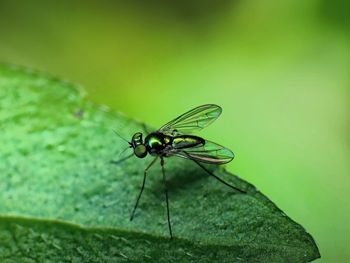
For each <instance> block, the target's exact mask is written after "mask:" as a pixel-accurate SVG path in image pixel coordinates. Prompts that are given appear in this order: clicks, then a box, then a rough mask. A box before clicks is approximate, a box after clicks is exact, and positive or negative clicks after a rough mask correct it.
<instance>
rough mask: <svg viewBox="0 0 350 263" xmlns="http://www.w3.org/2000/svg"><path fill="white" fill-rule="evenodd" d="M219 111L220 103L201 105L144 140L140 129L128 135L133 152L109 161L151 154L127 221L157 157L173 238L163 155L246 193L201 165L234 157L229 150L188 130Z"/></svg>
mask: <svg viewBox="0 0 350 263" xmlns="http://www.w3.org/2000/svg"><path fill="white" fill-rule="evenodd" d="M221 112H222V109H221V107H220V106H218V105H214V104H205V105H202V106H199V107H196V108H194V109H192V110H190V111H188V112H186V113H184V114H182V115H180V116H179V117H177V118H175V119H174V120H172V121H170V122H168V123H167V124H165V125H163V126H162V127H161V128H159V129H158V130H156V131H154V132H151V133H149V134H147V136H145V138H144V139H143V134H142V133H141V132H137V133H135V134H134V135H133V136H132V138H131V142H128V141H127V140H126V141H127V142H128V143H129V147H130V148H132V149H133V153H132V154H130V155H129V156H127V157H125V158H123V159H121V160H119V161H116V162H115V161H113V163H115V164H119V163H120V162H122V161H125V160H126V159H128V158H130V157H132V156H134V155H135V156H137V157H138V158H144V157H146V156H147V154H150V155H151V156H153V157H154V158H153V160H152V161H151V163H150V164H149V165H148V166H147V168H146V169H145V171H144V174H143V182H142V186H141V190H140V192H139V194H138V196H137V199H136V203H135V206H134V208H133V210H132V212H131V215H130V221H131V220H133V218H134V215H135V211H136V209H137V206H138V204H139V201H140V198H141V195H142V193H143V190H144V187H145V183H146V178H147V172H148V171H149V170H150V168H151V167H152V166H153V165H154V164H155V162H156V161H157V159H160V165H161V168H162V175H163V184H164V192H165V202H166V209H167V219H168V228H169V234H170V238H172V237H173V233H172V228H171V221H170V209H169V200H168V190H167V182H166V176H165V170H164V163H165V161H164V160H165V159H166V158H168V157H173V156H176V157H181V158H185V159H188V160H191V161H193V162H194V163H196V164H197V165H198V166H199V167H201V168H202V169H203V170H204V171H205V172H207V173H208V174H209V175H211V176H212V177H214V178H216V179H217V180H218V181H220V182H221V183H223V184H224V185H226V186H228V187H230V188H232V189H234V190H236V191H238V192H240V193H246V192H245V191H243V190H241V189H239V188H237V187H235V186H233V185H231V184H229V183H227V182H225V181H224V180H223V179H221V178H220V177H218V176H216V175H215V174H214V173H212V172H211V171H210V170H209V169H207V168H206V167H205V166H204V165H203V163H206V164H215V165H220V164H225V163H228V162H230V161H231V160H232V159H233V158H234V154H233V152H232V151H230V150H229V149H227V148H225V147H223V146H221V145H219V144H217V143H214V142H211V141H208V140H205V139H203V138H201V137H198V136H195V135H191V133H193V132H197V131H200V130H202V129H203V128H205V127H207V126H208V125H210V124H211V123H213V122H214V121H215V120H216V119H217V118H218V117H219V116H220V114H221ZM117 134H118V133H117ZM118 136H119V135H118ZM124 140H125V139H124Z"/></svg>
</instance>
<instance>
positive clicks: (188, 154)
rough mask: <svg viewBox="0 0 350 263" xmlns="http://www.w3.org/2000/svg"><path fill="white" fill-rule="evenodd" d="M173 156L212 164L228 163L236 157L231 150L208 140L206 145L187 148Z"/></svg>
mask: <svg viewBox="0 0 350 263" xmlns="http://www.w3.org/2000/svg"><path fill="white" fill-rule="evenodd" d="M172 155H175V156H178V157H182V158H185V159H190V160H191V159H194V160H196V161H198V162H202V163H210V164H224V163H228V162H230V161H232V159H233V158H234V157H235V155H234V153H233V152H232V151H231V150H229V149H227V148H225V147H224V146H221V145H219V144H217V143H214V142H211V141H207V140H206V141H205V144H204V145H200V146H197V147H192V148H186V149H183V150H181V151H177V152H174V153H173V154H172Z"/></svg>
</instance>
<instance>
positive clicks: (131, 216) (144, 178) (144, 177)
mask: <svg viewBox="0 0 350 263" xmlns="http://www.w3.org/2000/svg"><path fill="white" fill-rule="evenodd" d="M157 159H158V156H156V157H155V158H154V159H153V160H152V162H151V163H150V164H149V165H148V166H147V168H146V169H145V171H144V173H143V182H142V187H141V191H140V193H139V195H138V197H137V199H136V204H135V206H134V209H133V210H132V213H131V215H130V221H132V220H133V219H134V215H135V211H136V208H137V206H138V204H139V201H140V198H141V195H142V192H143V189H144V188H145V183H146V177H147V172H148V170H149V169H150V168H151V167H152V165H153V164H154V163H155V162H156V160H157Z"/></svg>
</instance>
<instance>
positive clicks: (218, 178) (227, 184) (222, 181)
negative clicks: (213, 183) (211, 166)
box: [183, 151, 247, 194]
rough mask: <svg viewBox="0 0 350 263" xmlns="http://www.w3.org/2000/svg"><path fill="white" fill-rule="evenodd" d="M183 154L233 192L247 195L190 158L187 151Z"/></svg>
mask: <svg viewBox="0 0 350 263" xmlns="http://www.w3.org/2000/svg"><path fill="white" fill-rule="evenodd" d="M183 152H184V153H185V154H186V155H187V156H188V158H189V159H190V160H192V161H194V162H195V163H196V164H197V165H198V166H199V167H201V168H202V169H203V170H204V171H206V172H207V173H208V174H209V175H211V176H213V177H215V178H216V179H217V180H218V181H220V182H221V183H223V184H224V185H226V186H228V187H230V188H232V189H233V190H236V191H238V192H241V193H242V194H246V193H247V192H246V191H244V190H241V189H239V188H237V187H235V186H233V185H231V184H229V183H227V182H225V181H224V180H222V179H221V178H220V177H218V176H216V175H215V174H213V173H212V172H211V171H209V170H208V169H207V168H206V167H205V166H204V165H202V164H201V163H200V162H198V161H197V160H195V159H193V158H191V156H190V155H189V154H188V153H186V152H185V151H183Z"/></svg>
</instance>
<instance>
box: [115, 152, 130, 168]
mask: <svg viewBox="0 0 350 263" xmlns="http://www.w3.org/2000/svg"><path fill="white" fill-rule="evenodd" d="M133 155H134V153H132V154H130V155H128V156H126V157H124V158H121V159H120V160H118V161H111V163H113V164H116V165H118V164H121V163H122V162H124V161H126V160H127V159H129V158H131V157H132V156H133Z"/></svg>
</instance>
